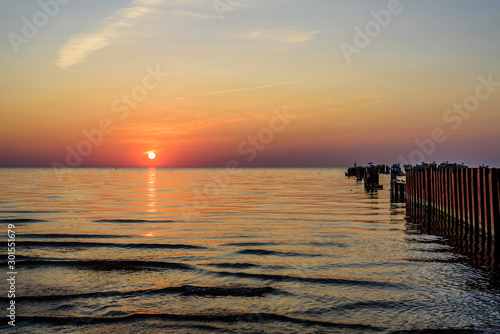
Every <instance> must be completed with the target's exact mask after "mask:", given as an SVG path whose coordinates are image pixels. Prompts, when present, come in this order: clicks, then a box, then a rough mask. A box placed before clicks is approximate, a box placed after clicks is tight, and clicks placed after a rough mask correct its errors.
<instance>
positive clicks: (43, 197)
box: [0, 168, 500, 334]
mask: <svg viewBox="0 0 500 334" xmlns="http://www.w3.org/2000/svg"><path fill="white" fill-rule="evenodd" d="M344 172H345V169H336V168H325V169H314V168H310V169H296V168H289V169H279V168H272V169H225V168H221V169H217V168H214V169H207V168H205V169H197V168H191V169H163V168H149V169H148V168H143V169H141V168H129V169H127V168H117V169H116V168H102V169H100V168H77V169H68V170H53V169H50V168H46V169H43V168H26V169H20V168H12V169H9V168H4V169H0V222H1V223H2V225H1V227H2V233H1V235H2V237H1V239H0V242H1V244H2V246H1V249H0V250H1V261H0V268H1V270H0V271H1V272H2V277H3V279H2V282H3V283H1V284H0V291H1V295H0V302H1V305H2V307H1V310H0V313H3V314H2V318H3V322H2V323H1V327H0V333H121V334H124V333H500V284H499V281H498V277H499V270H498V262H497V261H496V260H495V259H492V258H491V257H485V259H484V261H482V260H481V259H479V260H478V259H477V257H475V256H473V255H471V252H468V251H467V249H464V247H463V245H462V246H460V245H458V244H457V243H456V242H452V241H453V240H456V239H457V238H456V237H455V238H453V237H452V236H447V235H446V233H441V232H442V231H436V232H434V231H433V230H432V229H430V228H429V225H425V222H422V221H419V220H415V219H413V218H412V217H408V216H407V213H406V208H405V204H404V203H391V201H390V193H389V181H390V180H389V178H390V177H389V176H388V175H381V177H380V182H381V184H383V185H384V189H382V190H378V191H373V192H370V191H368V192H367V191H366V190H365V189H364V186H363V183H362V182H357V181H356V179H355V178H348V177H346V176H345V175H344ZM424 225H425V226H424ZM12 243H13V244H12ZM12 278H14V279H12ZM13 307H14V309H13Z"/></svg>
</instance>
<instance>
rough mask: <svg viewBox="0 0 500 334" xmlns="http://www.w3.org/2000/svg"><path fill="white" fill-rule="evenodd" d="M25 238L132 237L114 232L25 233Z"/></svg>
mask: <svg viewBox="0 0 500 334" xmlns="http://www.w3.org/2000/svg"><path fill="white" fill-rule="evenodd" d="M23 238H24V239H118V238H130V236H128V235H116V234H114V235H112V234H61V233H57V234H55V233H50V234H49V233H47V234H23Z"/></svg>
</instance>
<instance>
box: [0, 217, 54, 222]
mask: <svg viewBox="0 0 500 334" xmlns="http://www.w3.org/2000/svg"><path fill="white" fill-rule="evenodd" d="M45 221H46V220H43V219H30V218H0V223H41V222H45Z"/></svg>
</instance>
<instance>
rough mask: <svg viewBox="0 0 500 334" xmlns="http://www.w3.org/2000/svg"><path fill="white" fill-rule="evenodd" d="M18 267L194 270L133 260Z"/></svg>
mask: <svg viewBox="0 0 500 334" xmlns="http://www.w3.org/2000/svg"><path fill="white" fill-rule="evenodd" d="M18 266H25V267H44V266H48V267H73V268H79V269H91V270H104V271H106V270H109V271H112V270H132V271H136V270H148V269H149V270H157V269H179V270H195V268H194V267H192V266H190V265H188V264H184V263H176V262H161V261H134V260H126V261H123V260H58V259H52V260H41V259H27V260H21V261H19V262H18Z"/></svg>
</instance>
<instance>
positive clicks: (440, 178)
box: [346, 162, 500, 254]
mask: <svg viewBox="0 0 500 334" xmlns="http://www.w3.org/2000/svg"><path fill="white" fill-rule="evenodd" d="M378 170H379V169H377V168H375V167H374V166H372V165H370V166H368V167H355V168H354V169H352V168H350V169H349V170H348V172H347V173H346V175H347V176H356V177H357V179H358V181H360V178H362V179H363V178H364V179H365V189H366V190H371V191H374V190H377V189H382V185H378V174H377V175H376V176H375V174H374V173H377V171H378ZM384 171H385V172H387V170H385V169H384ZM390 173H391V184H390V193H391V202H393V203H406V212H407V216H408V217H409V219H414V220H416V221H425V222H426V223H429V222H430V223H431V224H434V223H436V224H438V225H439V224H441V225H443V226H444V225H446V226H447V228H448V227H450V226H451V227H452V228H454V229H457V230H460V231H461V235H462V236H463V237H464V238H470V239H471V242H472V241H473V242H476V243H481V244H483V245H485V248H486V249H489V250H490V251H491V250H493V251H494V252H495V254H498V253H500V237H499V235H500V169H497V168H488V167H484V166H482V167H479V168H469V167H467V166H464V165H463V164H450V163H448V162H445V163H442V164H441V165H439V166H437V165H436V164H435V163H431V164H426V163H423V164H422V165H418V166H416V167H413V166H405V173H406V179H405V180H398V176H402V175H404V173H403V172H402V171H401V168H399V165H393V166H392V168H390ZM466 236H467V237H466Z"/></svg>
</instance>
